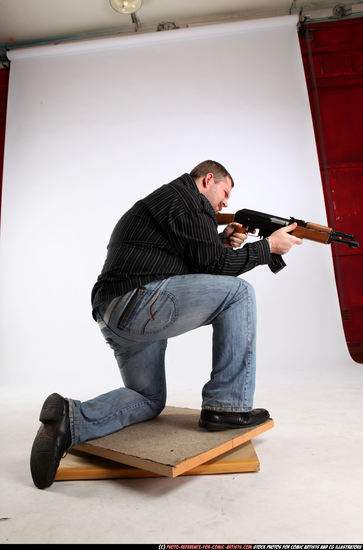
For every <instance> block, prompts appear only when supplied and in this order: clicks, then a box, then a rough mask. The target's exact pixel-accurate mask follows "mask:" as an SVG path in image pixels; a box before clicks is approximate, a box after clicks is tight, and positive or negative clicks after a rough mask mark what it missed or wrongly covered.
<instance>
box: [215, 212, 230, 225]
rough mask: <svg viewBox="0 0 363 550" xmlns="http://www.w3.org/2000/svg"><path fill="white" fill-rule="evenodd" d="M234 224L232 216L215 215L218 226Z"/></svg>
mask: <svg viewBox="0 0 363 550" xmlns="http://www.w3.org/2000/svg"><path fill="white" fill-rule="evenodd" d="M232 222H234V214H217V223H218V225H225V224H227V223H232Z"/></svg>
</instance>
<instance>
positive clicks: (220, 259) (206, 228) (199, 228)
mask: <svg viewBox="0 0 363 550" xmlns="http://www.w3.org/2000/svg"><path fill="white" fill-rule="evenodd" d="M168 232H169V235H168V236H169V240H170V242H171V244H172V246H173V248H174V249H175V250H176V251H178V254H180V256H182V257H183V259H184V261H185V262H186V264H187V265H188V267H189V269H190V271H191V272H192V273H210V274H215V275H232V276H237V275H240V274H242V273H245V272H247V271H250V270H251V269H253V268H254V267H256V266H258V265H263V264H270V263H271V261H272V256H273V255H272V254H271V253H270V245H269V243H268V242H267V241H266V240H265V239H262V240H260V241H256V242H254V243H248V244H245V245H244V246H243V247H242V248H239V249H233V248H226V247H225V246H224V245H223V243H222V242H221V239H220V236H219V234H218V231H217V228H216V224H215V220H214V219H213V217H212V216H211V215H210V214H209V213H208V212H205V211H204V212H199V213H198V215H196V214H195V213H184V214H182V215H180V216H177V217H176V218H175V219H173V220H172V221H171V222H169V226H168ZM270 267H271V266H270Z"/></svg>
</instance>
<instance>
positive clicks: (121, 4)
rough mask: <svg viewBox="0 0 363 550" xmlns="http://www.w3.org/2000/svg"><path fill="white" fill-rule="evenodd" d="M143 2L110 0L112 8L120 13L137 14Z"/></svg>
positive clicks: (140, 0) (137, 0)
mask: <svg viewBox="0 0 363 550" xmlns="http://www.w3.org/2000/svg"><path fill="white" fill-rule="evenodd" d="M141 4H142V0H110V6H111V8H113V9H114V10H115V11H117V12H118V13H125V14H130V13H135V12H136V11H137V10H139V9H140V8H141Z"/></svg>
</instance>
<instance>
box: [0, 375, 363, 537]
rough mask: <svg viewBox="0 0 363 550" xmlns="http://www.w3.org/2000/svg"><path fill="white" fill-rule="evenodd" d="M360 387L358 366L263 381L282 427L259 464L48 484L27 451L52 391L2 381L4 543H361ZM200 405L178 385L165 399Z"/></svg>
mask: <svg viewBox="0 0 363 550" xmlns="http://www.w3.org/2000/svg"><path fill="white" fill-rule="evenodd" d="M326 372H327V373H328V369H326ZM280 382H281V381H280ZM262 385H263V384H260V386H262ZM362 391H363V365H356V364H349V366H344V369H342V372H341V375H340V376H337V375H334V376H332V377H329V376H319V377H318V378H317V380H315V381H314V383H312V381H311V379H310V380H309V383H306V385H304V384H301V383H299V384H298V385H295V386H294V385H288V384H286V385H284V384H282V383H278V384H276V385H271V383H270V384H268V385H264V386H263V388H262V389H260V390H259V392H258V394H257V395H256V398H257V399H258V401H257V402H256V401H255V406H264V407H266V408H269V410H270V412H271V416H272V417H273V418H274V421H275V427H274V428H273V429H272V430H269V431H268V432H266V433H265V434H262V435H261V436H259V437H257V438H256V439H255V440H254V447H255V450H256V452H257V455H258V457H259V460H260V463H261V468H260V471H259V472H256V473H244V474H226V475H210V476H191V477H184V476H183V477H181V478H175V479H169V478H150V479H134V480H122V479H121V480H101V481H64V482H55V483H54V484H53V485H52V486H51V487H50V488H49V489H47V490H44V491H41V490H38V489H36V488H35V487H34V485H33V483H32V480H31V476H30V471H29V452H30V448H31V445H32V442H33V439H34V436H35V432H36V430H37V428H38V426H39V422H38V415H39V410H40V407H41V404H42V402H43V398H44V392H42V391H39V390H38V391H34V390H33V391H32V392H30V391H29V390H26V389H25V388H23V389H20V388H18V389H15V388H4V389H2V390H1V392H0V403H1V415H0V424H1V434H2V435H1V437H2V450H1V468H0V480H1V481H0V483H1V490H0V494H1V514H0V517H1V521H0V542H1V543H3V544H4V543H5V544H6V543H9V544H12V543H204V544H209V543H211V544H212V543H225V544H228V543H230V544H232V543H241V544H242V543H243V544H247V543H248V544H250V543H346V544H347V543H356V544H357V543H361V542H362V540H363V522H362V518H363V415H362V402H363V400H362ZM48 393H50V392H48ZM199 402H200V397H199V395H197V394H192V393H190V392H188V393H185V394H182V393H180V394H179V393H175V394H174V395H172V394H171V395H169V400H168V405H174V406H185V407H191V408H198V407H199Z"/></svg>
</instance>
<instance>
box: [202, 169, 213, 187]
mask: <svg viewBox="0 0 363 550" xmlns="http://www.w3.org/2000/svg"><path fill="white" fill-rule="evenodd" d="M213 181H214V175H213V174H212V172H208V174H206V175H205V176H204V178H203V180H202V184H203V188H204V189H208V187H209V186H210V184H211V183H213Z"/></svg>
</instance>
